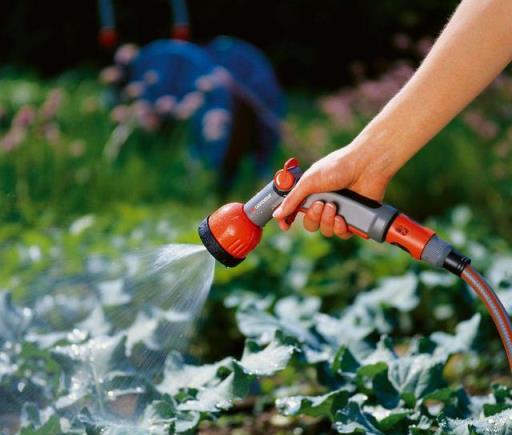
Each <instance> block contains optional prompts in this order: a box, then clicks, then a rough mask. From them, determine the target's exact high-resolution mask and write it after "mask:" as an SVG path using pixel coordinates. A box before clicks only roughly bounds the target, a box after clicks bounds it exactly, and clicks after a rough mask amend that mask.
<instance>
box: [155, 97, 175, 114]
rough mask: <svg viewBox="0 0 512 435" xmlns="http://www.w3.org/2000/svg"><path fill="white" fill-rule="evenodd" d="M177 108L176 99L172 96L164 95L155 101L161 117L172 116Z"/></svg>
mask: <svg viewBox="0 0 512 435" xmlns="http://www.w3.org/2000/svg"><path fill="white" fill-rule="evenodd" d="M175 106H176V98H175V97H174V96H172V95H163V96H161V97H160V98H158V99H157V100H156V101H155V110H156V112H157V113H158V114H160V115H170V114H171V113H172V111H173V109H174V107H175Z"/></svg>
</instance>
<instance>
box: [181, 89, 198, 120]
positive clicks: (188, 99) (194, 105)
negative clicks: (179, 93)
mask: <svg viewBox="0 0 512 435" xmlns="http://www.w3.org/2000/svg"><path fill="white" fill-rule="evenodd" d="M203 103H204V97H203V94H201V93H200V92H189V93H188V94H186V95H185V96H184V97H183V98H182V99H181V101H180V102H179V103H178V105H177V106H176V109H175V110H174V114H175V116H176V118H178V119H188V118H190V117H191V116H192V115H193V114H194V113H195V112H196V111H197V110H198V109H199V108H200V107H201V106H202V105H203Z"/></svg>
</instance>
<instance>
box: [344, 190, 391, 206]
mask: <svg viewBox="0 0 512 435" xmlns="http://www.w3.org/2000/svg"><path fill="white" fill-rule="evenodd" d="M336 193H339V194H340V195H343V196H345V197H347V198H350V199H352V200H354V201H357V202H359V203H361V204H363V205H364V206H366V207H368V208H379V207H382V204H381V203H380V202H379V201H375V200H374V199H370V198H368V197H366V196H364V195H361V194H359V193H356V192H354V191H353V190H350V189H341V190H338V191H337V192H336Z"/></svg>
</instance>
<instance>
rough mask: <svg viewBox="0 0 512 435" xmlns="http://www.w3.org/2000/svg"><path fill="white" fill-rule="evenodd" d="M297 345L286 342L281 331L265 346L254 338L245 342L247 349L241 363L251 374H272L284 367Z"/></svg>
mask: <svg viewBox="0 0 512 435" xmlns="http://www.w3.org/2000/svg"><path fill="white" fill-rule="evenodd" d="M296 350H297V347H296V346H295V345H293V344H288V343H286V340H285V338H284V337H283V336H282V334H281V333H280V332H278V333H277V334H276V336H275V337H274V339H273V340H272V341H271V342H270V343H269V344H267V345H266V346H265V347H263V348H262V347H261V346H260V345H259V344H258V343H257V342H255V341H253V340H247V341H246V342H245V349H244V353H243V355H242V359H241V360H240V365H241V366H242V367H243V369H244V370H245V371H246V372H247V373H248V374H250V375H255V376H270V375H272V374H274V373H276V372H278V371H279V370H282V369H284V368H285V367H286V366H287V365H288V362H289V361H290V358H291V357H292V355H293V353H294V352H295V351H296Z"/></svg>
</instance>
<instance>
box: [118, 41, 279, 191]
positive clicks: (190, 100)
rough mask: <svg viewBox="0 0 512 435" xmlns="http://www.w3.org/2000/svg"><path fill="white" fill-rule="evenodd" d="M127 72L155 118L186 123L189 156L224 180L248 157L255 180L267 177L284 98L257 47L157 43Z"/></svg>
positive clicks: (241, 43) (145, 49)
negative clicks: (189, 125) (189, 134)
mask: <svg viewBox="0 0 512 435" xmlns="http://www.w3.org/2000/svg"><path fill="white" fill-rule="evenodd" d="M125 71H126V73H127V76H126V77H125V78H126V79H127V80H126V81H127V83H128V86H129V87H131V89H136V90H137V92H136V97H135V98H136V99H137V100H139V101H145V102H147V103H149V105H150V106H151V109H152V110H153V111H154V112H156V113H157V114H158V116H159V117H160V118H162V119H165V118H166V117H167V118H170V119H171V118H172V119H177V120H185V119H190V121H191V123H192V135H193V140H192V142H193V143H191V144H190V145H191V146H190V149H191V151H192V154H194V155H196V156H198V157H199V158H201V159H202V160H204V161H206V162H207V163H208V164H209V165H210V166H213V167H214V168H216V169H222V171H223V176H224V178H225V180H224V181H226V180H227V181H229V180H228V178H229V177H232V176H233V173H235V172H236V169H237V167H238V163H239V162H240V160H241V159H242V158H243V156H244V155H247V154H251V155H253V156H254V161H255V162H256V167H257V169H258V172H259V174H260V175H261V176H265V175H267V173H268V172H269V170H270V165H269V163H270V158H271V156H272V152H273V151H274V150H275V148H276V146H277V144H278V142H279V139H280V132H281V118H282V116H283V112H284V100H283V95H282V92H281V89H280V87H279V85H278V82H277V79H276V77H275V74H274V71H273V69H272V66H271V65H270V63H269V62H268V61H267V59H266V58H265V56H264V55H263V54H262V53H261V52H260V51H259V50H258V49H257V48H255V47H253V46H252V45H251V44H248V43H246V42H244V41H241V40H239V39H236V38H231V37H226V36H222V37H218V38H216V39H214V40H213V41H212V42H211V43H209V44H208V45H206V46H204V47H202V46H198V45H196V44H192V43H189V42H185V41H179V40H175V39H174V40H159V41H155V42H152V43H150V44H148V45H146V46H144V47H142V48H141V49H140V51H139V52H138V54H137V55H136V57H135V58H134V59H133V60H132V61H131V62H130V63H129V65H127V66H126V70H125ZM127 89H128V88H127Z"/></svg>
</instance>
